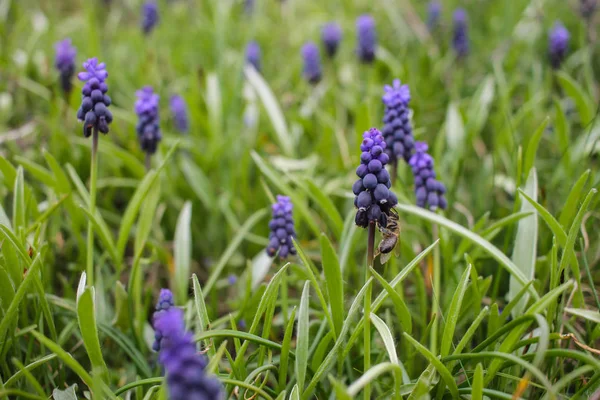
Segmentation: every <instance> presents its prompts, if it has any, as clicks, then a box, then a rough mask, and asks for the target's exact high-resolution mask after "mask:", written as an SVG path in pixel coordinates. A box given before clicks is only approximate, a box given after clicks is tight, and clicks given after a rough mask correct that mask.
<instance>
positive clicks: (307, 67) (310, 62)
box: [302, 42, 322, 85]
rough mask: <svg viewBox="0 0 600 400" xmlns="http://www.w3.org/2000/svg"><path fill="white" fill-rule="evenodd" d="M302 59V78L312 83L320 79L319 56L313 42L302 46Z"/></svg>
mask: <svg viewBox="0 0 600 400" xmlns="http://www.w3.org/2000/svg"><path fill="white" fill-rule="evenodd" d="M302 59H303V60H304V78H306V80H307V81H308V82H309V83H312V84H313V85H314V84H316V83H319V81H320V80H321V75H322V72H321V56H320V55H319V48H318V47H317V45H316V44H314V43H313V42H308V43H306V44H305V45H304V46H302Z"/></svg>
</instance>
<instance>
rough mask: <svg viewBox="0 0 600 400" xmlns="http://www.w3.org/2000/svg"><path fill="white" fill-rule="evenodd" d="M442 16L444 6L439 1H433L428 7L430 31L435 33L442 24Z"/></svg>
mask: <svg viewBox="0 0 600 400" xmlns="http://www.w3.org/2000/svg"><path fill="white" fill-rule="evenodd" d="M441 15H442V4H441V3H440V2H439V1H437V0H432V1H430V2H429V5H428V6H427V27H428V28H429V31H430V32H432V31H434V30H435V29H436V28H437V27H438V26H439V24H440V16H441Z"/></svg>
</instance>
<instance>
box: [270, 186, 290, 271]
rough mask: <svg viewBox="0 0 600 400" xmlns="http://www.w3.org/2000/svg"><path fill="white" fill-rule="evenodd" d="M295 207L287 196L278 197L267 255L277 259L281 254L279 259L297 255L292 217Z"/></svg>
mask: <svg viewBox="0 0 600 400" xmlns="http://www.w3.org/2000/svg"><path fill="white" fill-rule="evenodd" d="M293 208H294V206H293V205H292V201H291V200H290V198H289V197H287V196H281V195H279V196H277V202H276V203H275V204H273V206H272V207H271V209H272V210H273V219H271V222H269V229H270V230H271V233H270V234H269V245H268V246H267V254H268V255H269V256H270V257H275V254H277V252H279V258H281V259H284V258H286V257H287V256H288V254H292V255H293V254H296V248H295V247H294V243H293V242H292V238H295V237H296V229H295V228H294V216H293V215H292V211H293Z"/></svg>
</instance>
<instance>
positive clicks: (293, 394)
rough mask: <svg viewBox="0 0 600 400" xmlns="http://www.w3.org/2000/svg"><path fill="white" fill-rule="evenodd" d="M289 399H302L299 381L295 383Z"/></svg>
mask: <svg viewBox="0 0 600 400" xmlns="http://www.w3.org/2000/svg"><path fill="white" fill-rule="evenodd" d="M289 400H300V390H299V389H298V384H297V383H296V384H295V385H294V387H293V388H292V390H291V391H290V399H289Z"/></svg>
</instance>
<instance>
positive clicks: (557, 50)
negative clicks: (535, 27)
mask: <svg viewBox="0 0 600 400" xmlns="http://www.w3.org/2000/svg"><path fill="white" fill-rule="evenodd" d="M570 36H571V35H570V34H569V31H568V30H567V28H565V26H564V25H563V24H561V23H560V22H556V23H555V24H554V27H552V30H551V31H550V34H549V37H548V56H549V58H550V65H552V68H554V69H557V68H558V67H560V64H562V62H563V60H564V59H565V57H566V55H567V51H568V50H569V39H570Z"/></svg>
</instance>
